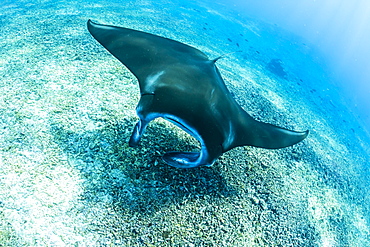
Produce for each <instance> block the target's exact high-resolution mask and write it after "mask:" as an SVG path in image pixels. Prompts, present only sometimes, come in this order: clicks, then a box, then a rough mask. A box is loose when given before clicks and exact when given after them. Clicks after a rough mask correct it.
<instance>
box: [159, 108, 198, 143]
mask: <svg viewBox="0 0 370 247" xmlns="http://www.w3.org/2000/svg"><path fill="white" fill-rule="evenodd" d="M163 118H164V119H166V120H167V121H169V122H171V123H173V124H174V125H176V126H177V127H179V128H180V129H182V130H184V131H185V132H186V133H188V134H189V135H191V136H193V137H194V138H195V139H197V140H198V141H199V142H200V144H201V145H202V146H203V139H202V138H201V137H200V135H199V134H198V132H196V131H195V130H194V129H193V128H191V127H189V126H188V125H187V124H185V123H184V121H182V120H181V119H178V118H177V117H174V116H171V115H166V116H163Z"/></svg>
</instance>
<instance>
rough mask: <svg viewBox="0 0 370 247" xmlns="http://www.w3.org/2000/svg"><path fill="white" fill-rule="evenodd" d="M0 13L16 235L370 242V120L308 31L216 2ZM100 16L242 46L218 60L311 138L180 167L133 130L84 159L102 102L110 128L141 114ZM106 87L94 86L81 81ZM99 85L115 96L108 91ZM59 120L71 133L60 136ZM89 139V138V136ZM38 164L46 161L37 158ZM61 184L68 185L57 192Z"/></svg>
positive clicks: (186, 241) (257, 104)
mask: <svg viewBox="0 0 370 247" xmlns="http://www.w3.org/2000/svg"><path fill="white" fill-rule="evenodd" d="M0 10H1V12H0V30H1V32H0V47H1V50H0V54H1V57H0V76H1V78H3V80H2V82H1V87H2V88H3V91H4V92H6V93H5V94H4V95H2V96H1V100H2V103H1V111H2V115H4V116H5V117H4V118H3V120H2V122H1V127H2V130H3V131H2V132H1V138H2V140H3V143H6V144H4V147H3V148H2V149H1V160H0V161H1V162H0V166H1V169H0V171H1V174H2V175H1V180H0V181H1V184H0V185H1V187H2V188H3V192H1V194H0V208H1V212H2V213H1V215H0V221H2V223H1V224H0V226H1V227H2V228H3V230H1V231H0V241H2V242H3V243H4V245H5V246H6V245H8V246H11V245H13V246H35V245H36V246H63V245H67V246H69V245H82V246H84V245H91V246H105V245H106V246H113V245H116V246H150V245H152V246H279V245H280V246H370V239H369V235H370V227H369V221H370V207H369V183H368V181H369V178H370V168H369V161H370V156H369V154H370V136H369V129H367V128H366V127H365V123H364V122H363V121H362V118H361V116H359V115H358V113H357V112H355V111H354V110H352V109H351V107H350V106H349V105H350V99H349V98H348V97H346V95H345V94H343V89H342V88H341V87H340V86H339V84H338V83H337V82H336V77H335V76H334V75H333V73H332V71H331V68H330V67H329V66H328V65H327V63H326V60H325V59H326V58H325V56H324V55H323V54H322V51H320V50H319V49H318V48H317V47H315V46H314V45H313V44H311V43H310V42H307V40H305V39H304V38H302V37H300V36H298V35H296V34H294V33H291V32H289V31H287V30H285V29H284V28H282V27H280V26H279V25H274V24H271V23H267V22H263V21H261V20H259V19H257V18H256V17H251V16H248V15H247V14H245V15H243V13H242V12H238V11H237V10H235V9H234V8H232V6H229V5H228V4H227V3H222V2H220V3H216V2H213V1H211V2H207V1H145V0H143V1H122V0H114V1H48V0H39V1H27V0H23V1H17V2H14V1H7V0H5V1H2V3H0ZM88 19H92V20H94V21H97V22H99V23H102V24H110V25H117V26H124V27H128V28H132V29H138V30H142V31H145V32H149V33H153V34H157V35H160V36H164V37H167V38H170V39H174V40H177V41H180V42H183V43H186V44H188V45H191V46H193V47H196V48H197V49H199V50H201V51H203V52H205V53H206V54H207V55H208V56H209V57H210V58H216V57H219V56H221V55H224V54H226V55H225V57H224V58H222V59H220V60H219V61H218V62H217V66H218V67H219V69H220V72H221V74H222V76H223V78H224V80H225V83H226V85H227V87H228V88H229V89H230V91H231V92H232V94H233V95H234V96H235V98H236V100H237V102H238V103H239V104H240V105H242V107H243V108H244V109H245V110H246V111H247V112H248V113H250V114H251V115H252V116H253V117H254V118H256V119H258V120H260V121H263V122H269V123H272V124H276V125H279V126H283V127H286V128H290V129H295V130H305V129H309V130H310V135H309V137H308V138H307V139H306V140H305V141H304V142H303V143H301V144H299V146H297V147H294V148H289V149H286V150H282V151H276V152H275V151H274V152H271V153H265V151H264V150H261V149H238V150H237V151H232V152H230V154H226V155H224V156H223V157H222V158H221V161H219V162H218V163H217V164H215V166H214V167H212V168H204V169H203V168H202V169H200V170H197V171H185V172H184V171H174V170H171V169H170V168H167V167H166V164H164V163H160V162H159V161H157V160H156V157H157V156H158V154H157V153H155V151H156V150H152V151H147V149H152V148H153V147H154V144H152V143H151V142H150V144H148V143H147V144H148V145H147V146H146V147H144V149H145V150H144V149H141V151H132V152H139V153H134V154H131V153H128V152H127V153H126V151H125V150H124V151H122V149H120V147H115V146H114V145H117V143H118V142H119V145H120V146H124V145H125V144H124V143H125V142H124V141H125V140H119V138H117V139H114V140H115V141H116V142H115V143H116V144H114V142H113V143H110V142H109V141H112V140H107V141H106V143H108V144H104V145H105V146H103V145H102V147H110V145H113V146H114V147H115V149H114V148H113V149H112V150H113V151H112V152H110V151H109V152H105V151H104V150H103V149H104V148H101V149H100V150H99V151H96V152H100V153H103V154H106V156H105V157H106V159H102V160H99V159H98V158H97V155H92V156H89V157H88V158H89V159H87V158H81V157H82V155H85V154H88V153H89V152H90V153H91V152H93V151H91V150H93V148H90V145H92V144H90V143H93V141H94V140H95V139H99V138H98V137H97V135H95V134H93V133H95V132H93V131H91V130H95V129H99V128H100V127H99V128H98V127H94V126H93V124H90V125H89V123H90V122H89V121H90V120H89V119H93V118H94V116H95V115H99V114H102V115H103V116H104V117H101V118H102V119H103V120H99V121H100V122H99V124H100V125H101V126H108V127H107V128H108V132H109V131H113V130H115V129H114V128H113V127H112V128H111V129H109V126H110V125H112V126H115V125H114V124H112V122H114V121H117V122H124V121H128V122H130V124H131V122H133V120H130V118H134V117H135V116H134V114H133V111H130V110H131V109H132V110H133V107H132V106H131V103H130V102H131V101H130V100H131V99H127V101H124V103H122V106H120V105H119V104H120V102H122V101H123V100H126V99H125V98H128V96H130V97H132V98H135V97H137V95H136V96H135V95H134V96H133V95H131V94H130V93H129V92H131V91H130V90H129V89H126V88H128V87H130V88H133V90H138V89H137V84H135V83H136V82H135V81H130V80H132V79H127V78H129V76H128V75H126V74H124V72H122V71H123V67H121V65H120V64H119V63H118V62H117V63H115V64H112V63H114V62H115V60H114V58H113V57H112V56H110V55H109V54H108V53H105V51H104V50H103V49H101V47H99V46H98V44H96V42H95V40H94V39H93V38H92V37H91V36H90V35H89V33H88V32H87V30H86V22H87V20H88ZM99 49H100V50H99ZM94 81H99V82H104V83H105V85H108V86H109V87H111V88H105V87H104V88H102V87H101V85H100V84H98V83H96V84H94ZM122 81H125V82H122ZM127 81H129V82H127ZM121 83H122V84H125V86H124V89H122V88H121ZM108 86H107V87H108ZM90 87H91V90H90V91H93V92H94V93H96V94H94V96H89V95H88V94H87V93H85V92H84V91H82V90H81V88H90ZM99 90H107V92H108V93H107V95H109V97H108V96H104V97H103V96H102V98H96V99H95V97H98V96H99ZM85 94H86V95H87V96H86V95H85ZM101 94H104V93H103V92H102V93H101ZM115 99H119V100H117V101H116V100H115ZM104 100H107V101H111V102H118V103H112V104H109V103H104V104H101V103H100V102H101V101H104ZM132 101H135V102H136V99H135V100H134V99H132ZM65 102H71V103H70V105H67V104H66V103H65ZM84 106H87V107H86V108H88V109H85V108H84ZM120 107H122V108H124V110H122V111H120ZM117 109H118V110H117ZM90 111H91V112H90ZM86 112H87V113H86ZM101 112H103V113H101ZM85 113H86V114H85ZM94 114H95V115H94ZM125 114H131V115H132V116H131V115H130V118H128V117H127V116H125ZM91 116H92V117H91ZM96 118H98V117H96ZM44 120H45V121H44ZM94 123H95V122H94ZM56 125H57V127H58V128H59V129H61V128H65V129H67V130H68V131H67V130H66V131H65V136H67V137H63V138H64V139H63V138H62V137H60V136H57V135H56V134H55V133H53V130H55V129H58V128H55V126H56ZM80 125H81V126H82V127H80ZM91 126H92V127H91ZM123 126H126V125H123ZM130 128H131V127H130ZM130 130H131V129H130ZM160 131H162V129H160ZM117 132H119V133H121V132H122V133H123V134H120V136H122V137H124V138H126V137H127V136H128V135H129V133H128V132H129V131H126V130H125V129H124V128H123V130H119V131H117ZM24 133H25V134H24ZM27 133H32V134H27ZM40 133H47V134H45V136H43V135H41V134H40ZM25 136H26V137H25ZM50 136H51V137H50ZM71 136H73V138H71ZM86 136H87V137H86ZM163 138H169V137H168V136H167V135H166V134H164V136H162V139H163ZM81 139H83V141H81V142H82V143H83V142H88V144H86V146H82V147H80V146H78V145H77V144H76V143H79V142H80V140H81ZM173 139H175V138H173ZM155 141H158V140H155ZM153 142H154V141H153ZM65 146H67V147H65ZM168 146H169V147H167V146H166V147H164V149H165V150H168V149H170V148H171V147H170V144H168ZM72 149H73V151H71V150H72ZM50 150H52V151H53V152H51V151H50ZM143 150H144V151H143ZM157 150H158V148H157ZM159 151H161V150H159ZM54 152H57V154H55V153H54ZM150 152H152V153H150ZM266 152H267V151H266ZM122 153H123V154H122ZM146 153H149V154H150V155H149V157H147V156H144V158H142V156H143V154H146ZM118 156H119V158H117V159H116V158H114V157H118ZM126 156H127V157H128V158H127V157H126ZM60 157H62V158H60ZM84 157H85V156H84ZM238 157H242V161H240V160H239V159H238ZM137 159H140V162H139V164H136V163H135V162H136V160H137ZM154 159H155V160H156V161H155V162H152V161H153V160H154ZM112 160H113V161H114V162H113V161H112ZM49 161H52V162H50V163H48V162H49ZM134 163H135V164H134ZM117 164H118V165H117ZM31 165H32V167H33V166H35V167H40V166H41V167H42V169H40V168H37V169H36V168H33V169H32V170H27V169H26V168H24V167H29V166H31ZM131 165H132V166H133V167H132V168H125V167H127V166H131ZM65 167H67V168H68V167H72V168H74V169H72V168H71V170H64V169H67V168H65ZM81 167H82V168H81ZM22 169H25V170H22ZM39 169H40V170H39ZM89 169H91V170H89ZM127 169H129V170H137V172H136V173H135V172H134V174H135V176H134V175H132V173H131V171H128V170H127ZM207 169H208V170H207ZM209 169H211V170H209ZM212 169H213V170H212ZM261 169H262V170H261ZM43 171H47V172H45V173H47V174H45V173H43ZM54 171H60V174H63V176H65V177H64V179H66V181H71V182H68V183H66V184H64V183H63V182H61V181H60V180H58V178H57V176H54V175H53V174H54V173H53V172H54ZM50 174H51V175H50ZM60 174H59V173H58V175H60ZM162 174H163V176H162ZM215 174H216V175H215ZM218 174H221V175H218ZM142 176H144V177H145V179H142ZM69 179H70V180H69ZM244 179H245V180H244ZM173 180H174V181H173ZM203 180H204V181H203ZM72 181H75V183H76V184H74V183H73V182H72ZM86 181H88V182H86ZM274 183H276V184H279V186H281V188H282V189H281V190H279V189H276V188H275V187H274V185H273V184H274ZM86 184H88V186H86ZM59 185H60V187H63V188H62V189H61V188H60V187H58V186H59ZM73 186H75V187H73ZM110 186H115V187H114V188H116V189H117V190H113V189H111V188H110ZM54 187H55V188H58V189H59V190H57V191H58V193H56V192H51V191H48V189H47V188H54ZM200 187H202V188H200ZM107 188H109V189H107ZM230 188H231V189H230ZM267 188H268V189H267ZM203 189H204V190H205V192H204V191H203ZM80 190H82V191H84V192H81V191H80ZM122 191H123V192H124V193H123V192H122ZM153 191H154V192H153ZM266 191H267V192H266ZM139 192H140V193H139ZM53 194H56V195H58V197H60V198H66V199H63V200H64V201H58V200H56V199H55V198H54V197H53ZM151 194H154V195H155V196H154V197H153V198H150V199H146V196H149V195H151ZM230 195H232V196H230ZM68 196H71V197H72V196H76V197H77V198H78V199H76V200H75V199H70V198H69V197H68ZM157 197H158V198H162V197H166V198H169V199H168V201H169V202H168V201H166V199H160V203H158V202H156V200H155V199H156V198H157ZM86 198H90V199H91V198H95V199H94V200H93V199H91V200H87V199H86ZM112 198H113V199H112ZM298 199H299V200H298ZM295 200H297V201H296V203H297V208H299V210H298V209H297V211H299V212H297V211H294V209H293V205H295V204H294V202H295ZM171 202H172V203H171ZM236 202H237V203H236ZM140 203H142V204H140ZM131 204H132V205H133V206H132V207H133V208H134V209H130V210H128V211H124V210H125V209H126V208H130V207H131ZM162 204H163V205H162ZM86 205H88V206H86ZM135 205H140V207H142V208H140V210H138V209H135V207H137V208H139V206H135ZM143 205H144V206H143ZM208 205H211V206H209V207H208ZM298 206H299V207H298ZM148 208H150V210H151V211H150V213H147V211H148ZM222 208H224V209H226V210H225V211H222ZM46 209H48V210H49V211H47V210H46ZM45 210H46V211H45ZM120 210H121V211H120ZM146 210H147V211H146ZM301 210H302V211H301ZM45 212H46V213H45ZM174 212H175V213H174ZM182 213H184V215H183V214H182ZM300 214H301V215H303V216H304V217H303V216H302V218H303V220H302V219H301V218H299V217H298V215H300ZM251 215H258V219H255V218H253V216H251ZM94 217H96V218H94ZM197 217H200V219H199V218H197ZM133 219H134V220H133ZM202 219H204V222H203V221H202ZM198 223H199V225H198ZM200 223H202V224H203V223H204V225H201V224H200ZM200 225H201V226H200ZM117 229H119V230H117ZM205 232H209V233H211V234H213V235H207V234H206V233H205ZM0 245H1V243H0Z"/></svg>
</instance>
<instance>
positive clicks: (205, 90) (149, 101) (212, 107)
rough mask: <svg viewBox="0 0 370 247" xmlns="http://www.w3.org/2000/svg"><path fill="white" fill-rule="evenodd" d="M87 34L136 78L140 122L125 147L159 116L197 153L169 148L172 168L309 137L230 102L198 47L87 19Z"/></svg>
mask: <svg viewBox="0 0 370 247" xmlns="http://www.w3.org/2000/svg"><path fill="white" fill-rule="evenodd" d="M87 28H88V30H89V32H90V33H91V35H92V36H93V37H94V38H95V39H96V40H97V41H98V42H99V43H100V44H101V45H102V46H103V47H105V48H106V49H107V50H108V51H109V52H110V53H111V54H112V55H113V56H114V57H116V58H117V59H118V60H119V61H120V62H121V63H122V64H123V65H125V66H126V67H127V68H128V69H129V70H130V71H131V72H132V73H133V74H134V76H135V77H136V78H137V80H138V82H139V87H140V95H141V96H140V100H139V103H138V105H137V108H136V112H137V115H138V117H139V119H140V120H139V121H138V122H137V124H136V125H135V127H134V130H133V133H132V135H131V137H130V140H129V146H130V147H135V146H137V145H138V143H139V141H140V138H141V136H142V135H143V133H144V131H145V128H146V127H147V126H148V124H149V122H150V121H152V120H153V119H155V118H158V117H162V118H164V119H166V120H168V121H170V122H172V123H174V124H175V125H177V126H178V127H180V128H181V129H183V130H184V131H186V132H187V133H189V134H190V135H192V136H193V137H195V138H196V139H197V140H198V141H199V143H200V146H201V150H200V152H175V151H174V152H168V153H165V154H164V155H163V160H164V161H165V162H166V163H167V164H169V165H171V166H174V167H178V168H192V167H198V166H211V165H212V164H213V163H214V162H215V161H216V160H217V158H218V157H219V156H221V155H222V154H223V153H225V152H227V151H229V150H230V149H232V148H235V147H238V146H254V147H260V148H268V149H277V148H284V147H288V146H291V145H294V144H296V143H298V142H300V141H302V140H303V139H305V138H306V137H307V135H308V130H307V131H302V132H298V131H292V130H288V129H284V128H280V127H277V126H274V125H271V124H268V123H263V122H259V121H257V120H255V119H253V118H252V117H251V116H250V115H249V114H248V113H247V112H246V111H244V110H243V109H242V107H241V106H239V105H238V103H237V102H236V101H235V100H234V98H233V97H232V95H231V93H230V92H229V90H228V89H227V88H226V85H225V83H224V81H223V79H222V77H221V74H220V72H219V70H218V69H217V67H216V64H215V63H216V61H217V60H218V59H219V58H216V59H209V58H208V57H207V55H206V54H204V53H203V52H201V51H200V50H198V49H196V48H194V47H191V46H189V45H186V44H183V43H181V42H178V41H175V40H171V39H168V38H164V37H160V36H157V35H153V34H149V33H145V32H141V31H137V30H133V29H128V28H123V27H117V26H110V25H102V24H98V23H95V22H93V21H91V20H88V22H87Z"/></svg>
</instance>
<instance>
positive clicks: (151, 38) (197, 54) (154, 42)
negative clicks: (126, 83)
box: [87, 20, 208, 84]
mask: <svg viewBox="0 0 370 247" xmlns="http://www.w3.org/2000/svg"><path fill="white" fill-rule="evenodd" d="M87 27H88V30H89V32H90V33H91V35H92V36H93V37H94V38H95V39H96V40H97V41H98V42H99V43H100V44H102V45H103V46H104V47H105V48H106V49H107V50H108V51H109V52H110V53H111V54H112V55H113V56H115V57H116V58H117V59H118V60H119V61H121V62H122V63H123V64H124V65H125V66H126V67H127V68H128V69H129V70H130V71H131V72H132V73H133V74H134V75H135V76H136V78H137V79H138V80H139V83H140V84H141V83H144V82H145V80H146V79H147V78H148V76H151V75H153V74H157V73H160V72H161V71H163V70H164V69H165V68H166V67H167V66H168V65H171V66H173V65H174V64H193V63H194V62H195V61H207V60H208V58H207V56H206V55H205V54H204V53H203V52H201V51H199V50H198V49H195V48H193V47H191V46H188V45H185V44H182V43H180V42H177V41H175V40H171V39H167V38H163V37H159V36H157V35H153V34H149V33H145V32H140V31H136V30H132V29H128V28H123V27H115V26H109V25H101V24H97V23H95V22H93V21H91V20H89V21H88V22H87Z"/></svg>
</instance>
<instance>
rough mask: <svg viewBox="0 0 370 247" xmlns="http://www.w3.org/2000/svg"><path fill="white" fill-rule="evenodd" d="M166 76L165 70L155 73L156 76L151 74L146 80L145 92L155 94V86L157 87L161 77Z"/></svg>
mask: <svg viewBox="0 0 370 247" xmlns="http://www.w3.org/2000/svg"><path fill="white" fill-rule="evenodd" d="M163 74H164V70H162V71H159V72H157V73H154V74H151V75H149V76H148V78H147V79H146V80H145V84H144V85H145V88H144V91H145V92H148V93H149V92H150V93H154V88H155V86H156V85H157V80H158V79H159V77H161V76H162V75H163Z"/></svg>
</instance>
